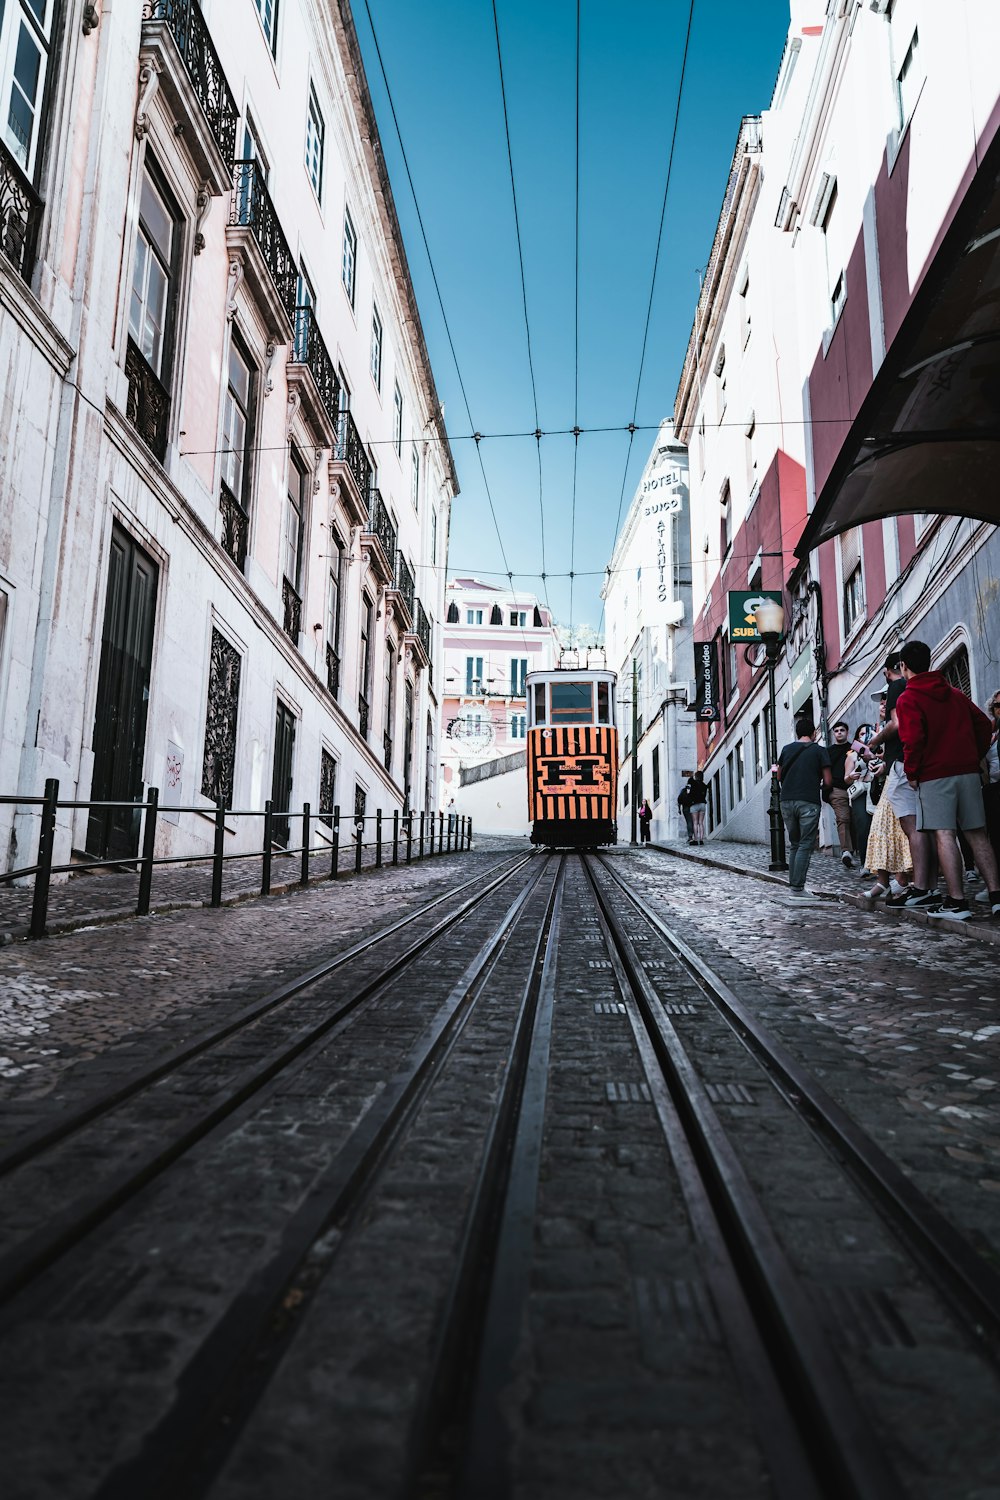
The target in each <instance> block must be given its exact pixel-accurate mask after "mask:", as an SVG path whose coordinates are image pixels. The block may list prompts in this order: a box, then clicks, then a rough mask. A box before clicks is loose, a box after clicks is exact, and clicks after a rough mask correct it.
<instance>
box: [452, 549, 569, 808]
mask: <svg viewBox="0 0 1000 1500" xmlns="http://www.w3.org/2000/svg"><path fill="white" fill-rule="evenodd" d="M558 659H559V638H558V635H557V633H556V629H555V626H554V624H553V622H552V616H551V613H550V611H549V610H548V608H547V607H546V606H545V605H543V604H540V603H539V601H538V599H537V598H536V597H535V595H534V594H528V593H524V592H523V591H517V590H507V589H501V588H497V587H496V586H495V585H494V584H490V583H483V582H481V581H480V580H479V579H476V578H455V579H452V580H451V581H450V582H449V583H448V585H447V587H446V589H445V625H444V687H443V699H442V706H443V711H444V735H443V739H442V765H441V805H442V808H443V809H445V810H449V809H450V810H451V811H452V812H457V813H459V814H460V815H462V816H468V817H471V818H472V821H473V825H474V827H476V828H478V829H480V830H481V831H484V832H492V833H527V831H528V793H527V784H526V781H525V742H526V733H527V701H526V698H525V680H526V678H527V675H528V673H529V672H544V671H549V670H551V669H552V668H553V667H554V666H555V664H556V662H557V661H558Z"/></svg>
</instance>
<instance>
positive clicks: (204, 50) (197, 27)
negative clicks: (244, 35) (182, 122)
mask: <svg viewBox="0 0 1000 1500" xmlns="http://www.w3.org/2000/svg"><path fill="white" fill-rule="evenodd" d="M142 19H143V20H144V21H149V22H155V21H162V22H164V23H165V24H166V26H167V27H168V29H169V31H170V34H171V36H172V37H173V39H174V41H175V42H176V44H177V50H178V52H179V53H180V55H181V57H182V58H183V59H184V66H185V68H186V69H187V73H188V77H189V78H190V80H191V85H192V87H193V89H194V92H195V95H196V96H197V99H198V103H199V104H200V105H201V109H202V113H203V114H204V116H205V119H206V120H207V121H208V126H209V129H210V130H211V132H212V135H213V137H214V138H215V143H216V145H217V146H218V148H219V150H220V151H221V152H222V155H223V157H224V158H225V160H226V161H232V159H233V157H234V156H235V154H236V122H237V120H238V119H239V110H238V109H237V108H236V100H235V99H234V98H233V96H232V93H231V91H230V88H229V84H228V83H227V82H226V75H225V73H224V72H223V69H222V64H221V62H220V61H219V54H218V53H217V52H216V50H215V46H214V44H213V42H212V38H211V36H210V34H209V30H208V27H207V25H206V24H205V17H204V16H203V15H202V13H201V7H200V6H199V5H198V3H197V0H146V3H145V4H144V5H143V7H142Z"/></svg>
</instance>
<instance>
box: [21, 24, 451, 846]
mask: <svg viewBox="0 0 1000 1500" xmlns="http://www.w3.org/2000/svg"><path fill="white" fill-rule="evenodd" d="M237 9H238V10H239V12H240V15H239V18H238V22H239V24H234V22H235V21H236V20H237V18H236V17H235V16H234V14H233V13H234V11H235V10H237ZM40 10H41V12H42V16H43V20H44V25H43V22H42V21H41V20H39V11H40ZM2 27H3V35H2V38H0V59H4V58H7V59H9V58H11V57H12V56H14V55H15V53H16V52H17V50H18V48H21V50H22V52H23V50H24V47H25V46H27V45H30V46H31V47H37V49H39V50H38V56H39V59H40V60H39V63H38V66H37V68H34V69H33V70H29V73H30V77H31V78H34V80H35V84H34V90H35V91H34V94H33V96H32V98H31V99H28V98H27V96H26V95H25V93H24V83H23V78H22V74H24V69H23V68H21V67H20V65H18V67H15V68H14V73H13V75H10V74H6V75H4V76H3V77H2V79H0V83H2V86H3V88H4V95H3V112H4V117H5V118H6V117H7V115H8V102H9V103H10V111H9V118H10V121H11V124H10V125H9V126H8V127H7V134H6V137H5V139H4V141H3V142H2V143H0V175H2V188H3V191H2V192H0V204H2V205H3V212H4V221H3V239H2V248H3V250H4V252H5V254H4V255H2V256H0V299H2V308H3V314H4V316H3V318H2V320H0V350H2V352H0V402H2V405H3V410H4V411H5V413H7V417H6V418H5V428H6V432H7V436H8V440H7V442H6V443H5V445H4V449H3V454H2V456H0V694H2V695H3V701H2V705H0V706H2V710H3V711H2V714H0V723H2V731H0V734H2V737H0V786H2V788H3V790H4V791H5V792H7V793H15V792H16V793H17V794H19V795H21V796H30V795H38V794H39V793H40V791H41V789H42V786H43V784H44V782H45V780H46V779H47V778H50V777H53V778H56V779H58V781H59V787H60V797H61V798H63V799H67V798H77V799H79V800H82V801H86V800H94V801H113V802H125V803H129V802H134V801H135V800H136V799H140V798H141V797H142V796H143V793H144V790H145V788H146V787H147V786H150V785H155V786H156V787H158V788H159V790H160V805H161V808H162V809H163V816H162V817H161V818H160V820H159V824H158V834H157V853H160V854H164V855H170V854H180V855H184V854H195V853H200V852H204V850H205V849H206V848H207V847H208V846H209V844H210V841H211V830H210V823H209V817H210V815H211V814H212V812H213V809H214V807H215V806H216V805H217V803H218V801H219V799H222V800H223V801H224V802H225V804H226V806H227V807H230V808H232V809H234V813H235V811H236V810H239V809H259V808H261V807H262V805H263V804H264V802H265V801H266V800H271V801H272V803H273V805H274V808H275V810H276V811H277V812H279V813H285V812H287V811H289V810H294V809H295V808H296V807H301V805H302V803H303V802H309V803H310V804H311V806H312V807H313V809H314V811H318V812H319V813H320V814H321V815H323V816H324V817H326V818H329V815H330V813H331V812H332V809H333V807H334V805H335V804H336V805H340V806H341V807H342V808H343V809H344V811H345V813H347V814H351V813H353V812H354V811H355V809H358V810H363V809H365V808H366V807H368V808H375V807H379V806H381V807H383V808H386V809H388V810H391V809H392V808H393V807H402V806H404V805H407V804H408V805H411V806H414V807H423V806H429V805H431V804H432V802H433V799H434V797H435V794H436V768H437V758H438V734H439V730H438V725H439V721H440V713H439V704H438V697H437V694H438V692H439V687H440V668H441V662H440V651H441V640H440V624H439V622H440V620H441V614H442V603H443V580H444V563H445V552H446V547H447V536H448V521H449V514H450V504H451V500H452V498H453V496H454V494H455V493H456V492H457V483H456V476H455V471H454V465H453V462H452V457H451V453H450V449H449V446H448V441H447V436H446V433H445V431H444V427H443V420H442V415H441V409H440V403H439V401H438V398H437V394H436V390H435V387H434V380H433V375H432V372H431V369H430V364H429V360H428V356H427V350H426V347H425V344H424V340H423V335H422V332H421V327H420V320H419V314H418V311H417V307H416V304H415V300H414V294H413V288H412V284H411V281H410V277H409V272H408V268H407V263H406V257H405V253H404V250H403V245H402V238H401V234H400V230H399V225H398V222H397V219H396V215H395V210H394V207H393V200H392V193H391V188H390V185H389V182H388V178H387V176H386V172H385V167H384V162H383V158H382V154H381V150H380V147H379V142H378V132H377V129H376V126H375V120H374V114H373V110H372V105H371V100H370V98H369V95H368V90H367V85H366V82H365V76H364V69H363V67H362V63H361V56H360V51H359V47H358V41H357V36H356V34H355V31H354V26H353V22H352V20H351V15H350V10H349V7H348V5H347V3H346V0H337V3H331V4H326V3H321V0H309V3H304V4H302V5H300V6H292V5H282V6H277V5H271V4H270V3H264V0H205V3H204V4H202V5H199V4H198V3H197V0H147V3H145V4H144V5H139V4H135V5H125V6H115V7H114V8H111V7H108V6H105V7H103V8H102V6H101V5H100V4H96V5H93V6H89V5H88V6H83V7H81V6H78V5H76V4H73V3H68V0H50V3H48V4H47V5H43V6H41V7H39V5H38V4H36V3H34V0H32V3H30V4H29V3H27V0H13V3H12V4H8V5H7V6H6V7H5V8H4V11H3V20H2ZM15 33H17V34H18V37H19V40H18V41H17V43H16V44H15V41H14V37H15ZM24 38H27V42H25V41H24ZM25 76H27V75H25ZM15 106H16V107H15ZM171 807H174V808H181V807H184V808H195V809H197V810H196V811H193V812H177V813H171V811H170V809H171ZM201 809H204V815H202V813H201V811H200V810H201ZM0 818H2V819H3V826H2V828H0V834H2V839H3V848H4V853H5V858H6V860H7V864H6V868H14V867H17V866H18V865H23V864H25V863H30V860H29V859H26V857H25V856H26V855H27V854H28V853H30V850H31V847H32V839H33V837H34V827H33V822H34V815H33V813H31V812H29V811H25V810H20V811H18V812H16V813H15V812H14V811H13V810H12V809H11V808H4V809H3V810H2V811H0ZM323 826H324V825H323V824H322V823H321V824H320V828H321V833H322V828H323ZM227 827H228V843H227V852H238V851H239V850H241V849H242V848H253V847H259V841H260V825H259V823H254V822H253V821H252V820H249V819H240V818H237V817H235V816H234V817H233V818H232V819H231V820H230V821H229V823H228V824H227ZM138 829H139V819H138V816H137V814H136V813H135V812H133V811H132V810H131V809H129V808H127V807H126V808H118V809H97V808H94V809H91V810H90V811H89V812H88V811H87V810H86V809H81V810H80V811H78V812H69V811H67V812H66V813H64V814H61V815H60V822H59V828H58V833H57V846H56V858H57V860H59V859H65V858H66V857H68V855H69V852H70V850H71V849H72V850H74V851H79V852H81V853H86V854H89V855H91V856H93V857H97V858H102V857H128V856H129V855H131V854H134V853H135V849H136V842H137V838H138ZM275 836H276V840H277V841H278V842H283V841H287V839H288V836H289V828H288V822H287V819H285V818H283V817H279V818H277V819H276V825H275Z"/></svg>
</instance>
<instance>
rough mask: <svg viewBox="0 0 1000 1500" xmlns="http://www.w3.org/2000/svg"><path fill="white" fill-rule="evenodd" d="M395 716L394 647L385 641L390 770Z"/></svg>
mask: <svg viewBox="0 0 1000 1500" xmlns="http://www.w3.org/2000/svg"><path fill="white" fill-rule="evenodd" d="M395 717H396V648H395V646H394V645H393V643H392V641H386V643H385V736H384V738H385V768H386V770H387V771H391V770H392V729H393V720H394V719H395Z"/></svg>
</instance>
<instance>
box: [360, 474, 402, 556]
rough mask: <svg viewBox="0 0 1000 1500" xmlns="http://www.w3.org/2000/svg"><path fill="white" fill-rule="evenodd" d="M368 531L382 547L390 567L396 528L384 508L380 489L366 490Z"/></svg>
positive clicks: (393, 552)
mask: <svg viewBox="0 0 1000 1500" xmlns="http://www.w3.org/2000/svg"><path fill="white" fill-rule="evenodd" d="M366 530H368V531H370V532H371V534H372V535H373V536H374V537H377V538H378V541H379V543H380V545H381V547H382V551H383V552H384V553H385V556H386V561H387V562H388V564H389V567H390V568H391V567H392V565H393V563H394V562H395V558H396V528H395V526H393V524H392V521H391V520H390V518H389V512H388V511H387V510H386V508H385V501H384V500H383V499H382V492H381V491H380V490H376V489H371V490H369V492H368V526H367V528H366Z"/></svg>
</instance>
